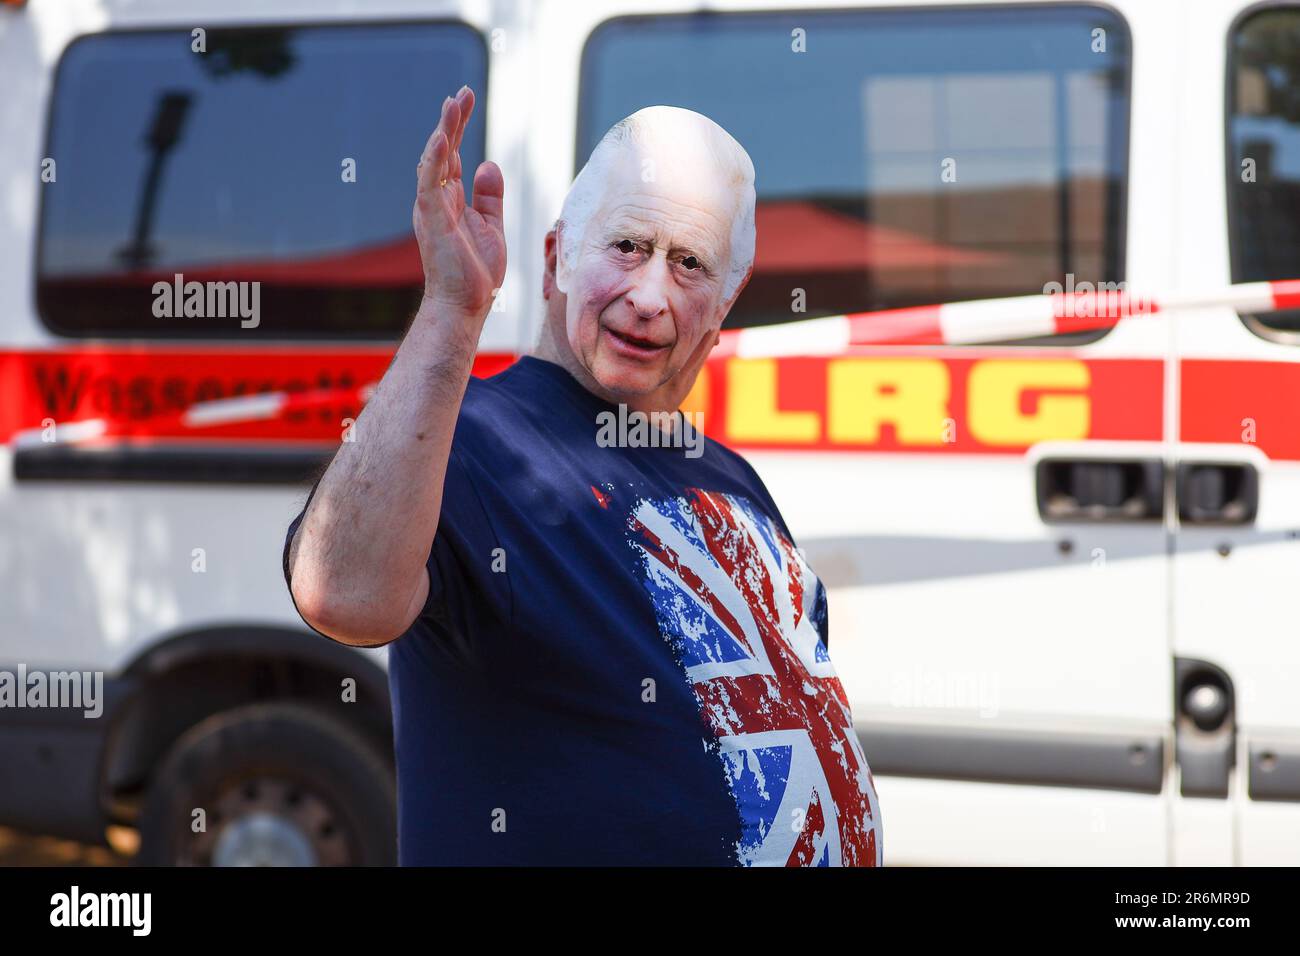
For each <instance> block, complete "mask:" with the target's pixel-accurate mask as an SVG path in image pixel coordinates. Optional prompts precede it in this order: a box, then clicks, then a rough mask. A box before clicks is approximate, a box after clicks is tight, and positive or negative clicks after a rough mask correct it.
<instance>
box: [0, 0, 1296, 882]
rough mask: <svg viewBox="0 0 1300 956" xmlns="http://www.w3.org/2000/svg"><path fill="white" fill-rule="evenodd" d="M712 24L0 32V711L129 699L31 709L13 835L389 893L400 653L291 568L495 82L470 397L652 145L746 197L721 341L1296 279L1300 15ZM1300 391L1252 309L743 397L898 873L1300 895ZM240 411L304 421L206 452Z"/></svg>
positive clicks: (141, 2)
mask: <svg viewBox="0 0 1300 956" xmlns="http://www.w3.org/2000/svg"><path fill="white" fill-rule="evenodd" d="M709 6H710V10H709V12H707V13H700V12H698V5H697V4H694V3H687V2H678V0H666V2H665V0H658V2H652V0H617V2H613V0H610V2H606V0H590V2H586V3H582V4H572V3H565V2H561V0H538V2H535V3H525V2H521V3H518V4H492V3H486V2H453V0H446V2H439V0H420V2H414V0H412V2H404V0H375V2H371V3H367V4H364V5H361V4H355V3H350V2H343V0H336V2H329V0H273V2H254V0H220V2H218V0H211V2H198V0H195V2H188V0H187V2H162V0H158V2H154V0H98V2H95V0H84V2H60V0H28V2H26V3H22V2H6V3H4V4H3V5H0V89H3V90H4V91H5V93H4V96H3V97H0V183H2V184H3V189H0V253H3V254H2V255H0V672H9V673H12V674H17V673H18V671H19V670H20V669H22V670H23V671H24V672H25V673H33V672H41V673H49V672H64V673H72V672H78V673H82V672H84V673H88V674H91V675H95V674H100V675H102V676H103V692H102V703H103V708H102V714H101V715H100V716H98V717H94V718H87V717H86V716H85V713H84V711H83V710H81V709H75V708H68V707H62V708H59V707H40V706H33V707H17V706H5V707H0V781H2V782H0V825H9V826H16V827H20V828H24V829H27V830H30V831H33V832H38V833H49V834H56V835H63V836H67V837H73V838H77V839H81V840H85V841H94V842H102V841H104V840H105V833H106V829H107V828H109V827H113V826H120V827H127V828H138V831H139V833H140V837H141V841H142V844H141V850H140V858H141V859H143V860H147V861H152V862H172V863H190V864H217V865H220V864H233V863H250V862H253V863H257V862H262V863H268V862H269V863H318V864H329V863H374V862H391V861H392V860H393V859H394V844H393V833H392V828H393V807H392V801H393V786H392V749H391V727H390V718H389V709H388V707H389V705H388V699H387V683H386V677H385V671H384V662H385V653H384V651H382V650H379V651H356V650H353V649H350V648H346V647H343V646H341V645H337V644H334V643H332V642H329V641H326V640H323V639H322V638H320V637H319V636H316V635H313V634H311V633H310V632H309V631H308V630H307V629H306V628H305V627H304V626H303V624H302V622H301V621H300V620H299V618H298V617H297V615H296V614H295V613H294V610H293V607H292V605H291V603H290V600H289V596H288V593H287V591H286V588H285V585H284V580H283V576H282V569H281V566H280V562H281V549H282V546H283V540H284V532H285V529H286V526H287V525H288V523H289V521H290V519H291V518H292V517H293V515H294V514H296V513H297V511H298V509H299V507H300V506H301V503H302V500H303V498H304V495H305V493H306V488H307V485H306V483H307V482H308V481H309V480H310V478H311V477H312V475H313V474H314V473H316V472H317V471H318V470H319V468H320V467H321V466H322V465H323V464H324V463H325V462H326V461H327V460H328V457H329V455H330V454H331V452H332V449H333V447H335V446H336V445H337V443H338V442H339V441H340V440H341V439H342V438H343V436H344V434H345V432H346V429H347V428H348V426H349V425H350V423H351V420H352V419H354V418H355V416H356V414H357V413H358V411H359V409H360V404H359V403H360V401H361V398H362V397H364V396H363V392H362V391H361V389H362V387H363V386H364V385H365V384H366V383H368V382H372V381H374V380H375V379H377V378H378V377H379V376H380V375H382V373H383V370H384V368H385V367H386V363H387V361H388V359H389V357H390V356H391V354H392V351H393V349H394V347H395V343H396V341H397V340H398V338H399V337H400V335H401V333H402V331H403V329H404V326H405V323H406V322H407V320H408V319H409V317H410V315H411V314H412V312H413V310H414V307H415V305H416V303H417V302H418V299H419V295H420V263H419V259H418V256H417V254H416V251H415V246H414V239H413V237H412V234H411V228H410V214H411V204H412V201H413V188H414V181H415V180H414V168H415V162H416V159H417V158H418V155H419V152H420V149H421V147H422V146H423V144H424V142H425V139H426V138H427V136H428V133H429V131H430V130H431V128H432V126H433V125H434V124H435V123H436V120H437V116H438V107H439V104H440V103H441V101H442V98H443V96H444V95H447V94H449V93H451V92H453V91H454V90H456V89H457V88H458V87H459V86H460V85H461V84H462V83H468V84H469V85H470V86H472V87H473V88H474V89H475V92H476V94H477V96H478V100H479V104H480V108H479V110H476V114H475V117H474V120H473V122H472V123H471V126H470V128H469V131H468V134H467V137H466V143H465V148H464V151H463V152H464V156H465V166H466V168H468V169H473V168H474V167H475V166H476V165H477V164H478V162H479V161H480V160H481V159H483V158H485V157H490V158H492V159H493V160H495V161H496V162H497V163H498V164H499V165H500V166H501V168H502V170H503V172H504V176H505V182H506V216H505V220H506V228H507V240H508V243H509V249H510V266H509V272H508V275H507V279H506V283H505V285H504V287H503V289H502V292H501V294H500V296H499V297H498V300H497V303H496V306H495V308H494V311H493V314H492V316H491V317H490V319H489V321H488V324H487V327H486V330H485V332H484V336H483V340H482V344H481V356H480V361H479V365H478V368H477V370H476V371H477V373H480V374H490V373H491V372H493V371H495V370H497V369H500V368H502V367H504V366H505V365H507V364H509V362H510V361H511V360H512V359H513V358H514V357H515V356H517V355H518V354H520V353H521V352H523V351H524V350H526V349H527V348H528V347H529V345H530V344H531V342H532V340H533V338H534V336H535V333H536V331H537V326H538V322H539V320H540V316H541V309H540V302H541V276H542V271H543V266H542V239H543V236H544V234H545V232H546V230H547V228H548V227H549V226H550V225H551V223H552V222H553V220H554V219H555V217H556V215H557V214H558V211H559V208H560V203H561V200H562V198H563V196H564V193H565V191H566V189H567V187H568V185H569V183H570V181H571V180H572V177H573V175H574V173H575V172H576V170H577V169H578V168H579V167H580V166H581V164H582V162H583V161H584V160H585V158H586V156H587V155H588V153H589V151H590V150H591V148H592V146H593V145H594V144H595V142H596V141H597V140H598V138H599V137H600V135H601V134H602V133H603V132H604V131H605V130H606V129H607V128H608V127H609V126H610V125H611V124H612V123H613V122H615V121H616V120H618V119H619V118H621V117H623V116H625V115H627V114H629V113H631V112H633V111H634V110H636V109H637V108H639V107H642V106H645V105H649V104H653V103H668V104H672V105H677V106H684V107H688V108H691V109H695V110H698V111H700V112H703V113H705V114H707V115H708V116H710V117H712V118H713V119H715V120H717V121H718V122H719V123H721V124H722V125H723V126H724V127H726V128H727V129H728V130H729V131H730V132H731V133H732V134H733V135H734V136H735V137H736V138H737V139H738V140H739V141H740V142H741V143H742V144H743V145H744V146H745V147H746V148H747V149H748V151H749V153H750V155H751V156H752V157H753V159H754V162H755V166H756V168H757V172H758V183H757V189H758V197H759V208H758V252H757V261H756V267H755V274H754V278H753V280H752V281H751V283H750V285H749V287H748V288H747V289H746V291H745V293H744V295H743V296H742V298H741V299H740V301H739V302H738V304H737V306H736V308H735V310H734V311H733V313H732V315H731V316H730V318H729V320H728V326H729V327H735V328H745V327H755V326H763V325H771V324H774V323H781V322H787V321H790V320H792V319H802V318H809V317H816V316H830V315H842V314H848V313H861V312H869V311H875V310H883V309H893V308H899V307H905V306H914V305H924V304H930V303H941V302H951V301H960V300H969V299H982V298H994V297H1003V296H1014V295H1025V294H1033V293H1040V292H1042V291H1044V290H1045V289H1048V288H1054V287H1055V288H1059V287H1065V288H1069V287H1071V286H1075V287H1077V286H1079V285H1081V284H1082V283H1102V282H1106V283H1120V282H1122V283H1126V284H1127V286H1128V287H1130V288H1137V289H1142V290H1175V291H1179V290H1181V291H1187V290H1196V289H1199V288H1206V287H1216V286H1222V285H1226V284H1229V283H1236V282H1253V281H1259V280H1271V279H1284V278H1292V277H1296V276H1300V58H1297V57H1296V55H1295V52H1294V51H1295V50H1297V49H1300V3H1297V4H1288V3H1269V4H1265V5H1259V6H1247V5H1244V4H1241V3H1237V2H1231V0H1122V2H1119V0H1116V2H1112V3H1104V4H1103V3H1089V2H1068V3H1041V2H1036V3H1017V2H999V3H953V2H945V3H942V4H929V3H903V2H899V0H893V2H891V3H888V4H880V5H877V4H874V3H864V2H861V0H859V2H852V3H838V2H834V0H826V2H821V3H819V4H818V5H817V7H816V8H815V9H798V8H795V5H794V4H791V3H785V4H780V3H766V2H763V0H740V2H732V0H719V2H716V3H713V4H710V5H709ZM190 283H197V284H198V285H197V286H193V287H191V286H190ZM245 283H246V284H247V285H244V284H245ZM252 283H256V285H255V286H254V285H252ZM1054 283H1055V284H1057V285H1055V286H1054V285H1053V284H1054ZM190 288H197V289H199V290H200V291H201V292H202V293H203V294H202V295H199V296H198V297H197V298H195V299H194V307H193V308H191V307H190V305H189V302H190V296H189V293H188V290H189V289H190ZM249 289H255V290H256V293H255V294H254V295H253V296H250V295H249V294H248V291H249ZM173 293H174V294H173ZM214 293H215V300H216V307H215V308H214V307H213V302H214V298H213V296H214ZM223 296H224V297H225V298H223ZM1298 390H1300V315H1297V313H1295V312H1269V313H1261V314H1239V313H1238V312H1236V311H1233V310H1230V309H1227V308H1222V307H1206V308H1200V309H1182V310H1178V311H1172V312H1159V313H1156V314H1154V315H1144V316H1141V317H1138V318H1132V319H1125V320H1123V321H1121V322H1119V323H1118V325H1116V326H1115V327H1114V328H1113V329H1110V330H1104V331H1102V330H1099V331H1091V332H1076V333H1071V334H1068V335H1057V336H1041V337H1038V338H1035V339H1029V340H1016V341H999V342H990V343H989V344H983V345H967V346H960V347H958V346H940V345H909V346H876V347H871V348H859V349H855V350H853V352H852V354H847V355H841V356H805V357H800V356H797V355H789V356H780V357H773V358H741V357H736V356H734V355H732V356H726V357H723V356H720V357H719V358H718V359H717V360H715V361H714V362H712V363H711V364H710V366H709V367H708V369H707V371H706V373H705V375H704V376H703V377H702V380H701V383H700V384H699V386H698V387H697V389H696V392H695V393H693V395H692V397H691V399H689V402H690V403H692V404H693V405H695V406H697V407H698V408H699V409H701V410H703V411H704V412H705V416H706V417H705V425H706V430H707V431H709V432H710V433H711V434H713V435H714V436H715V437H717V438H719V439H721V440H722V441H724V442H726V443H728V444H730V445H732V446H733V447H736V448H738V449H739V450H741V451H742V452H744V453H745V454H746V455H747V457H749V459H750V460H751V461H752V462H753V463H754V465H755V466H756V467H757V468H758V470H759V472H760V473H761V474H762V476H763V478H764V480H765V481H766V482H767V484H768V486H769V488H770V490H771V491H772V494H773V496H774V497H775V499H776V500H777V502H778V503H779V504H780V506H781V508H782V511H783V513H784V515H785V517H786V519H787V522H788V523H789V525H790V527H791V528H792V530H793V531H794V533H795V536H796V538H797V539H798V542H799V544H800V545H801V546H802V548H803V549H804V551H805V552H806V554H807V556H808V559H809V561H810V563H811V564H812V566H813V567H814V569H815V570H816V571H817V572H818V574H819V575H820V576H821V578H822V579H823V580H824V581H825V582H826V584H827V585H828V587H829V588H830V620H831V622H832V628H831V651H832V656H833V657H834V659H835V662H836V665H837V669H838V671H839V673H840V676H841V678H842V680H843V682H844V685H845V687H846V689H847V691H848V693H849V695H850V697H851V699H852V704H853V711H854V715H855V718H856V720H857V724H858V729H859V733H860V735H861V737H862V740H863V743H864V747H865V750H866V753H867V755H868V758H869V760H870V761H871V765H872V768H873V771H874V773H875V778H876V782H877V789H878V792H879V796H880V801H881V805H882V814H883V821H884V826H885V828H886V833H887V837H886V840H887V847H888V851H887V854H886V861H887V862H888V863H889V864H1063V865H1064V864H1070V865H1092V864H1096V865H1110V864H1138V865H1187V864H1210V865H1217V864H1223V865H1230V864H1245V865H1252V864H1295V863H1297V862H1300V695H1298V694H1297V692H1296V689H1295V687H1296V684H1297V681H1298V680H1300V638H1297V624H1296V622H1295V619H1294V618H1293V617H1292V613H1293V611H1292V607H1293V606H1292V604H1291V602H1290V599H1289V597H1288V595H1289V594H1290V593H1291V589H1292V588H1294V587H1296V581H1297V580H1298V579H1300V575H1298V572H1300V406H1298V405H1297V402H1296V401H1295V398H1294V396H1295V395H1296V394H1297V391H1298ZM255 395H268V396H272V397H275V396H283V395H291V396H298V397H300V398H303V399H304V400H303V401H302V402H300V403H297V404H287V405H286V404H284V403H278V404H276V403H273V406H274V411H273V413H269V414H265V415H261V416H254V417H251V418H249V417H245V418H239V417H237V416H236V417H234V418H217V419H213V418H207V419H204V420H203V421H201V422H199V421H196V420H195V417H194V416H193V415H192V414H191V415H187V411H189V410H192V409H193V407H194V406H196V405H203V403H209V402H213V401H221V400H225V399H230V398H236V397H241V396H255ZM276 402H279V400H278V399H276ZM204 407H211V406H206V405H205V406H204ZM88 423H90V424H88ZM0 702H3V696H2V695H0Z"/></svg>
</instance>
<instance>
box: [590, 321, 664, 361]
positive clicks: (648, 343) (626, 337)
mask: <svg viewBox="0 0 1300 956" xmlns="http://www.w3.org/2000/svg"><path fill="white" fill-rule="evenodd" d="M601 329H602V330H603V331H604V332H605V333H606V334H607V335H609V336H610V338H612V339H614V340H615V342H617V343H619V344H621V345H622V346H624V347H625V348H627V349H630V350H633V351H635V352H640V353H643V354H645V355H657V354H658V353H660V352H662V351H664V350H665V349H670V348H672V346H673V343H671V342H659V341H657V340H655V339H652V338H646V337H644V336H640V335H634V334H632V333H630V332H620V331H618V330H617V329H613V328H610V327H609V326H608V325H605V324H603V323H602V324H601Z"/></svg>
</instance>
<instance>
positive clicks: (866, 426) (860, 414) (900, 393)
mask: <svg viewBox="0 0 1300 956" xmlns="http://www.w3.org/2000/svg"><path fill="white" fill-rule="evenodd" d="M826 375H827V382H826V405H827V413H826V431H827V436H828V437H829V438H830V440H831V441H832V442H842V443H845V444H862V445H874V444H875V443H877V442H878V441H880V426H881V425H883V424H886V423H888V424H891V425H893V426H894V435H895V437H896V438H897V439H898V442H899V444H903V445H941V444H943V439H944V434H943V428H944V421H945V420H946V419H947V418H948V396H949V392H950V388H951V383H950V381H949V377H948V366H947V365H945V364H944V363H943V362H942V361H939V360H938V359H874V358H860V359H859V358H853V359H836V360H834V361H832V362H830V363H828V365H827V372H826Z"/></svg>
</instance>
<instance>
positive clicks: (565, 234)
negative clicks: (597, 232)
mask: <svg viewBox="0 0 1300 956" xmlns="http://www.w3.org/2000/svg"><path fill="white" fill-rule="evenodd" d="M567 225H568V224H567V223H566V222H565V221H564V220H563V219H558V220H556V222H555V228H554V229H553V230H552V231H553V232H554V233H555V258H554V261H553V262H552V261H548V263H547V268H549V269H550V270H551V272H552V274H553V275H554V276H555V287H556V288H557V289H559V290H560V291H561V292H568V291H569V270H568V268H567V264H566V262H565V251H566V250H567V249H568V247H569V243H570V242H572V241H573V236H572V235H571V233H570V231H569V230H568V229H567V228H566V226H567Z"/></svg>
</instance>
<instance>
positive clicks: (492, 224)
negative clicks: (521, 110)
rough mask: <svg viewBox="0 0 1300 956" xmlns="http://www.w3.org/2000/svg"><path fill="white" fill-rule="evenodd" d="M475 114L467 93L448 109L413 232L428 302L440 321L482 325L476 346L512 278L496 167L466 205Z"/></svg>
mask: <svg viewBox="0 0 1300 956" xmlns="http://www.w3.org/2000/svg"><path fill="white" fill-rule="evenodd" d="M473 112H474V91H473V90H471V89H470V88H469V87H468V86H462V87H461V88H460V91H459V92H458V93H457V94H456V95H455V96H454V97H450V96H449V97H447V99H445V100H443V103H442V116H441V117H440V118H439V120H438V127H437V129H435V130H434V131H433V135H431V136H430V137H429V141H428V142H427V143H426V144H425V146H424V152H423V153H422V154H421V156H420V163H419V165H418V166H417V167H416V180H417V187H416V195H415V209H414V211H413V213H412V217H411V218H412V224H413V225H414V227H415V237H416V239H417V241H418V242H419V245H420V259H421V261H422V262H423V264H424V296H425V299H426V300H428V301H429V302H430V303H431V304H432V305H433V307H434V308H433V312H434V313H435V315H437V316H438V317H444V316H445V315H452V316H455V315H459V316H462V317H466V318H470V319H476V320H477V321H478V326H477V327H475V328H473V329H472V330H471V331H472V332H473V335H474V341H475V342H477V340H478V332H479V331H480V330H481V328H482V323H483V320H485V319H486V318H487V314H488V311H489V310H490V309H491V308H492V298H493V295H494V293H495V291H496V290H498V289H499V288H500V287H501V283H502V281H503V280H504V279H505V274H506V240H505V231H504V227H503V223H502V219H501V208H502V196H503V194H504V192H505V181H504V180H503V179H502V176H501V170H500V168H499V167H498V166H497V164H496V163H492V162H484V163H482V164H481V165H480V166H479V168H478V170H477V171H476V172H475V173H474V201H473V203H472V205H468V206H467V205H466V204H465V188H464V185H463V183H462V182H461V164H460V144H461V140H462V139H463V138H464V135H465V126H466V124H467V123H468V122H469V118H470V115H471V114H472V113H473Z"/></svg>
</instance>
